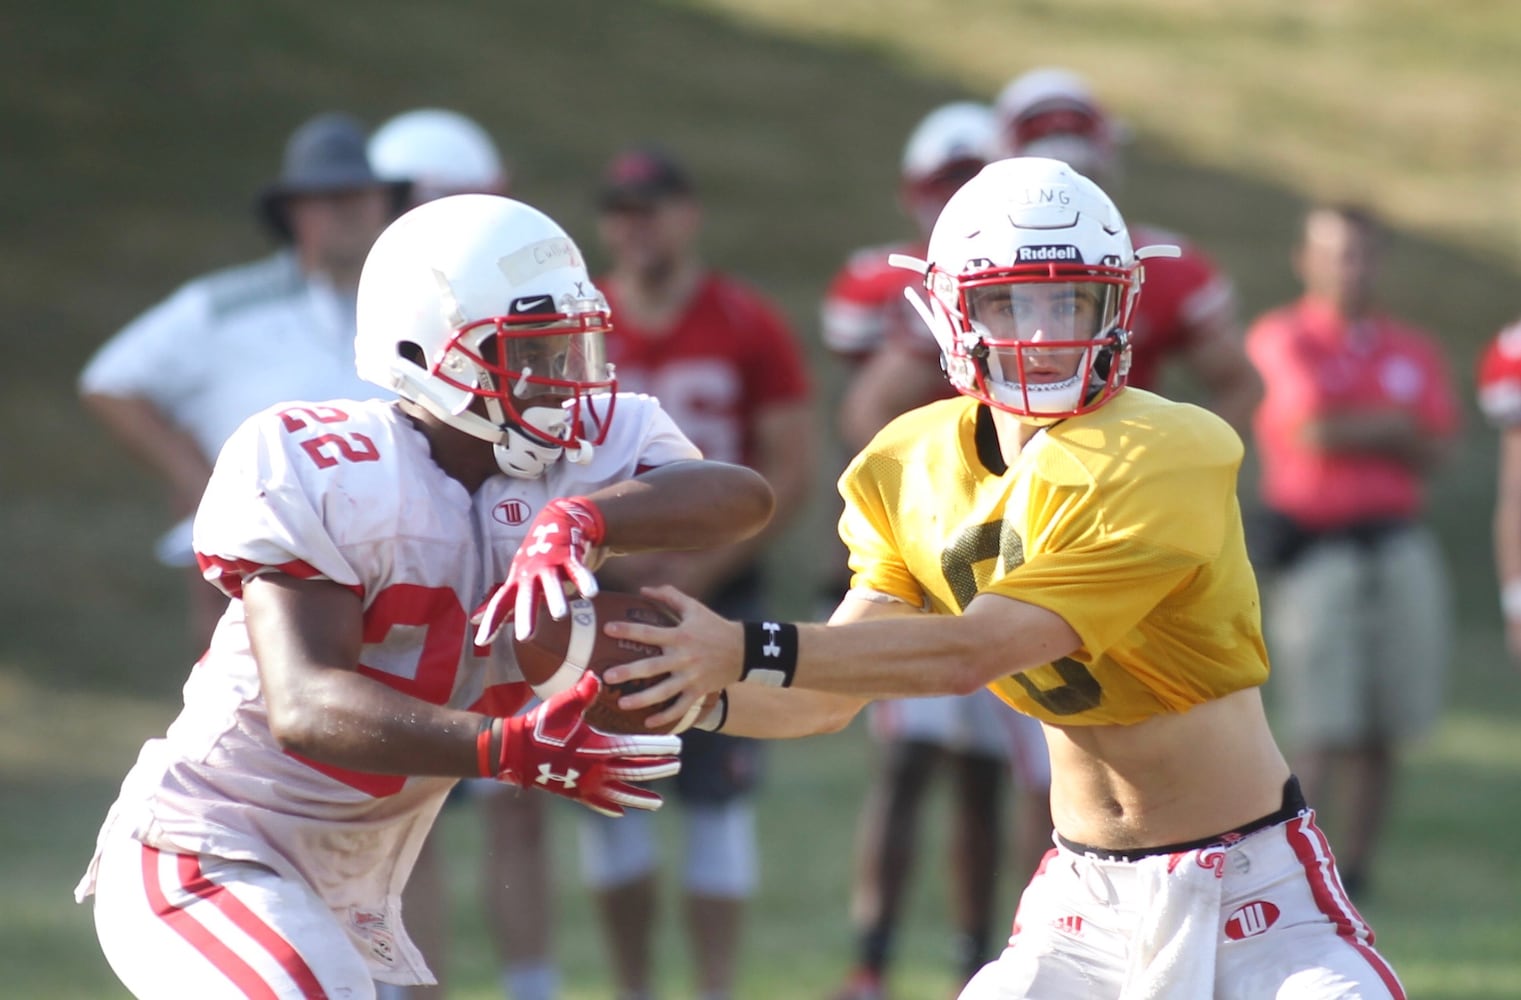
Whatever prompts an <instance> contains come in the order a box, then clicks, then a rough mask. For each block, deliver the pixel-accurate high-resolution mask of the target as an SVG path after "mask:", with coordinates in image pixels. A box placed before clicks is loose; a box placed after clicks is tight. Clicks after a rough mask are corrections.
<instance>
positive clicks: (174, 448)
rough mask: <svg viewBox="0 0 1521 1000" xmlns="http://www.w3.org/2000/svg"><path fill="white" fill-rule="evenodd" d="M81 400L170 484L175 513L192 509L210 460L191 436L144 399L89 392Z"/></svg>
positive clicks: (124, 443) (199, 492)
mask: <svg viewBox="0 0 1521 1000" xmlns="http://www.w3.org/2000/svg"><path fill="white" fill-rule="evenodd" d="M83 401H84V404H85V406H86V407H87V408H88V409H89V410H90V411H91V412H92V413H93V414H94V415H95V416H96V418H97V419H99V421H100V422H101V424H102V425H103V426H104V427H105V428H106V430H107V431H108V432H109V433H110V434H111V436H112V437H113V438H115V439H116V440H117V441H118V442H119V443H120V444H122V445H123V446H124V447H125V448H126V449H127V451H128V452H130V453H131V454H132V456H133V457H134V458H136V459H137V460H138V461H139V462H141V463H142V464H144V465H146V466H148V468H150V469H152V470H153V471H154V472H155V473H157V474H158V475H159V476H160V477H161V478H163V479H164V480H165V481H166V482H167V483H168V484H169V488H170V491H171V493H172V495H173V499H174V508H175V512H176V513H178V514H189V513H191V512H193V511H194V510H195V506H196V503H197V502H199V500H200V497H201V494H202V492H204V491H205V489H206V481H207V480H208V479H210V478H211V463H210V461H209V460H208V459H207V457H206V456H205V455H204V454H202V452H201V448H200V445H199V444H198V443H197V442H196V440H195V439H194V438H192V437H191V436H190V435H189V434H186V433H185V432H184V431H183V430H181V429H180V428H179V427H177V426H176V425H175V424H173V423H172V422H170V421H169V419H168V418H167V417H165V416H164V415H163V414H162V413H161V412H160V411H159V409H158V407H156V406H155V405H154V404H153V403H152V402H150V401H148V400H146V399H141V398H138V397H134V396H107V395H99V394H89V395H86V396H84V397H83Z"/></svg>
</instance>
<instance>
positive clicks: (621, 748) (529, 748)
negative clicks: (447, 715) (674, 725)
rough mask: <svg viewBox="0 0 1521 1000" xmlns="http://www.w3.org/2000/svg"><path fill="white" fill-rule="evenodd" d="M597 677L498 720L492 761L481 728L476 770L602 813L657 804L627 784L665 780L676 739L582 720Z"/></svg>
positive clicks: (675, 765) (677, 766) (677, 763)
mask: <svg viewBox="0 0 1521 1000" xmlns="http://www.w3.org/2000/svg"><path fill="white" fill-rule="evenodd" d="M601 687H602V680H601V678H599V677H598V676H597V675H596V674H594V673H592V672H591V671H590V670H588V671H586V672H585V673H583V674H582V675H581V679H580V680H579V681H578V682H577V683H576V685H575V687H572V688H567V689H566V690H564V691H561V692H560V693H559V694H557V695H555V696H554V697H553V698H550V699H549V700H548V701H546V702H544V703H543V704H541V705H539V706H538V707H536V708H534V709H533V710H532V711H529V712H524V713H523V714H522V715H515V716H513V717H511V718H509V719H503V720H502V744H501V750H500V751H499V752H498V754H497V759H496V760H495V761H493V760H491V755H490V749H489V748H490V741H491V733H492V730H493V729H494V728H495V725H494V724H493V725H492V726H490V727H487V728H486V729H483V730H481V736H480V742H479V747H480V752H481V771H482V774H483V775H484V776H486V777H493V778H497V779H499V780H501V781H505V782H508V783H510V784H513V785H518V786H519V787H522V788H542V789H544V790H545V791H546V792H553V793H554V794H555V795H560V796H564V797H565V798H567V799H574V800H575V801H577V802H579V803H581V804H582V805H584V806H586V807H587V808H589V809H595V810H596V811H597V812H599V813H602V814H603V815H604V816H622V815H623V811H624V810H625V809H651V810H653V809H659V808H660V804H661V801H662V799H661V798H660V796H659V795H657V794H655V793H654V792H652V791H649V790H648V789H645V788H640V787H638V786H637V785H634V784H631V782H635V781H654V780H655V779H656V778H669V777H670V776H672V775H673V774H675V773H676V772H677V771H680V770H681V758H680V757H679V756H678V755H679V754H680V753H681V738H680V737H677V736H656V735H653V734H650V735H642V734H634V733H604V732H603V731H602V730H600V729H596V728H594V727H593V726H592V725H591V724H590V723H589V722H587V721H586V720H585V719H583V718H582V717H581V714H582V713H583V712H584V711H586V708H587V706H589V705H590V704H591V703H592V702H593V701H595V700H596V698H597V692H598V691H599V690H600V689H601Z"/></svg>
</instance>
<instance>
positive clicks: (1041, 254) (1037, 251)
mask: <svg viewBox="0 0 1521 1000" xmlns="http://www.w3.org/2000/svg"><path fill="white" fill-rule="evenodd" d="M1082 259H1083V255H1082V254H1080V253H1078V250H1077V247H1075V246H1072V245H1071V244H1069V243H1059V244H1046V245H1042V246H1033V247H1020V248H1019V260H1020V262H1021V263H1022V262H1024V261H1031V260H1033V261H1043V260H1075V261H1079V262H1081V261H1082Z"/></svg>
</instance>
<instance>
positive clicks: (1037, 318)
mask: <svg viewBox="0 0 1521 1000" xmlns="http://www.w3.org/2000/svg"><path fill="white" fill-rule="evenodd" d="M1122 291H1123V289H1122V288H1120V287H1119V286H1118V285H1116V284H1114V283H1112V282H1105V281H1020V280H1018V279H1013V280H1005V281H999V282H994V283H988V284H979V285H973V286H972V287H970V288H968V289H967V290H966V292H965V293H964V294H965V296H966V298H965V303H966V305H965V308H966V318H967V320H968V322H969V323H970V325H971V327H972V329H973V330H974V331H975V332H976V333H977V334H978V335H979V336H980V337H981V339H982V340H983V342H984V343H985V344H986V345H987V346H989V347H999V346H1004V345H1009V346H1012V345H1014V344H1016V343H1019V344H1039V345H1041V346H1042V347H1043V348H1047V349H1055V348H1061V347H1067V348H1087V347H1090V346H1092V344H1091V343H1090V342H1091V341H1094V340H1099V339H1101V338H1102V337H1103V336H1104V335H1105V334H1107V333H1108V332H1109V331H1110V330H1111V329H1113V328H1114V326H1115V325H1116V324H1117V323H1118V322H1119V319H1120V301H1121V298H1122V294H1121V293H1122Z"/></svg>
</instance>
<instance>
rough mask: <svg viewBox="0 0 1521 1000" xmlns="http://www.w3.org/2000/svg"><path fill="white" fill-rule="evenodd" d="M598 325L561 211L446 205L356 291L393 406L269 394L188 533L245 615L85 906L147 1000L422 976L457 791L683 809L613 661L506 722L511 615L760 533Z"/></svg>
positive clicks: (430, 207) (471, 199)
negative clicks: (411, 921) (607, 348)
mask: <svg viewBox="0 0 1521 1000" xmlns="http://www.w3.org/2000/svg"><path fill="white" fill-rule="evenodd" d="M607 323H608V312H607V304H606V302H605V300H603V298H602V296H601V295H600V294H599V293H598V292H597V291H596V289H595V288H594V287H593V286H592V283H591V281H590V279H589V277H588V275H587V273H586V268H585V265H584V264H583V263H582V258H581V254H580V251H579V250H578V249H577V247H576V245H575V244H574V243H572V242H571V240H570V238H569V237H567V236H566V235H565V233H564V231H563V230H562V229H560V227H559V226H558V225H557V224H555V223H554V222H553V220H551V219H550V218H549V217H548V216H545V215H544V214H543V213H541V212H538V211H537V210H535V209H533V208H530V207H529V206H527V205H524V204H522V203H521V202H516V201H512V200H509V199H506V198H499V197H493V196H490V195H459V196H456V197H453V198H445V199H441V200H439V201H435V202H431V203H429V204H427V205H424V206H421V207H419V208H416V209H414V210H413V211H411V212H409V213H408V214H407V215H405V216H403V217H402V218H401V219H399V220H397V221H396V222H395V223H393V224H392V225H391V226H390V227H389V228H388V229H387V230H386V231H385V232H384V233H382V234H381V236H380V238H379V240H378V241H377V242H376V244H375V246H374V248H373V249H372V250H371V251H370V254H369V257H368V259H367V260H366V263H365V266H364V271H363V275H362V277H361V279H360V285H359V304H358V331H359V332H358V336H357V339H356V344H355V348H356V350H355V353H356V357H357V361H358V368H359V372H360V374H361V375H362V376H363V377H365V378H366V379H370V380H372V381H374V382H376V383H377V384H379V385H381V386H383V387H385V388H387V389H391V390H394V391H395V392H396V393H397V394H398V395H399V396H400V397H401V401H398V402H395V403H391V402H383V401H369V402H364V401H356V400H341V399H340V400H331V401H327V402H320V403H310V402H306V403H303V402H292V403H284V404H277V405H276V406H275V407H272V408H270V409H267V410H264V411H263V412H262V413H260V414H258V415H256V416H254V417H253V418H250V419H249V420H248V421H247V422H245V423H244V424H243V425H242V426H241V427H240V428H239V429H238V430H237V431H235V432H234V434H233V436H232V438H231V439H229V442H228V444H227V446H226V447H225V448H224V449H223V451H222V454H221V457H220V458H219V459H218V462H217V465H216V467H215V469H214V470H213V472H212V476H211V481H210V484H209V485H208V487H207V491H206V496H205V499H204V501H203V502H202V505H201V508H200V511H199V513H198V514H197V519H196V525H195V540H194V544H195V549H196V553H197V558H198V560H199V562H200V564H201V566H202V568H203V570H204V572H205V574H206V576H207V578H208V579H210V580H211V581H213V582H214V583H216V584H217V585H218V586H219V587H221V588H222V589H223V591H224V592H226V593H227V594H228V596H229V598H231V601H230V604H229V605H228V610H227V612H226V614H225V615H224V616H223V617H222V620H221V621H220V622H219V623H218V626H217V630H216V632H215V634H214V636H213V638H212V643H211V646H210V648H209V649H208V651H207V652H206V654H205V655H204V656H203V657H202V658H201V659H200V661H199V662H197V664H196V666H195V670H194V671H193V672H192V674H191V677H190V680H189V681H188V682H187V684H186V685H185V707H184V710H183V711H182V712H181V713H180V715H179V717H178V719H176V721H175V722H174V723H173V724H172V725H171V726H170V728H169V731H168V734H167V736H166V737H165V738H163V739H155V740H150V741H148V743H147V744H145V745H144V747H143V750H142V753H141V754H140V756H139V758H138V761H137V763H136V765H135V766H134V767H133V768H132V770H131V772H130V773H129V774H128V775H127V778H126V780H125V781H124V782H123V784H122V790H121V794H120V796H119V797H118V799H117V801H116V803H115V805H113V806H112V808H111V811H110V814H109V815H108V817H107V819H106V821H105V824H104V826H103V827H102V830H101V834H100V838H99V843H98V846H97V851H96V855H95V858H94V859H93V860H92V862H91V864H90V868H89V871H88V872H87V874H86V875H85V878H84V879H83V880H82V881H81V883H80V885H79V887H78V889H77V890H76V894H77V896H78V897H79V898H80V899H83V898H84V897H85V896H87V895H89V894H90V893H92V892H93V893H94V894H95V896H96V904H95V922H96V928H97V931H98V934H99V938H100V942H101V946H102V948H103V949H104V951H105V953H106V957H107V959H108V960H109V961H110V963H111V966H112V968H113V969H114V970H115V971H116V973H117V975H118V976H119V977H120V978H121V980H122V982H123V983H124V984H125V985H126V986H127V988H128V989H129V990H131V991H132V992H133V994H134V995H136V996H138V997H163V998H179V997H197V998H221V997H254V996H257V997H273V996H283V997H295V996H300V997H306V998H316V997H348V998H358V1000H373V998H374V996H375V987H374V981H375V980H378V981H381V982H385V983H394V984H402V985H408V984H417V983H429V982H431V981H432V977H431V975H430V973H429V970H428V967H427V963H426V961H425V960H424V958H423V956H422V955H421V954H420V953H419V952H418V950H417V948H416V947H415V946H414V945H413V943H412V941H411V940H410V938H409V937H408V936H407V933H406V931H405V930H404V929H403V927H402V924H401V908H400V895H401V892H402V889H403V887H404V886H405V885H406V882H407V878H408V875H409V873H410V870H411V868H412V864H413V860H414V859H415V858H416V856H417V852H418V850H419V849H420V847H421V845H422V842H423V839H424V838H425V837H426V836H427V833H428V830H429V828H430V827H431V826H432V824H433V820H434V817H435V816H436V814H437V812H438V809H439V806H440V805H441V804H442V802H443V800H444V797H445V796H446V795H447V794H448V791H449V789H450V787H451V786H452V785H453V784H454V782H455V781H456V780H458V779H459V778H462V777H473V776H481V777H495V778H498V779H500V780H503V781H508V782H511V783H512V784H515V785H521V786H529V787H538V788H542V789H545V790H547V791H550V792H553V793H555V794H558V795H563V796H565V797H567V798H571V799H575V800H577V801H580V802H582V803H584V804H586V805H588V806H590V807H591V808H593V809H595V810H598V811H601V812H605V813H612V814H621V813H622V812H623V811H624V810H625V809H627V808H636V809H653V808H655V807H657V806H658V805H659V804H660V798H659V796H658V795H656V794H654V793H653V792H650V791H648V790H646V789H643V788H640V787H637V786H635V785H633V784H631V782H634V781H643V780H647V779H651V778H659V777H664V776H667V775H670V774H673V773H675V772H676V770H677V760H676V758H675V756H674V754H675V753H676V750H677V748H678V741H677V739H676V738H675V737H642V736H634V737H629V736H613V735H609V734H605V733H602V732H599V731H597V730H595V729H592V728H591V727H590V726H589V725H587V724H586V723H584V722H583V721H582V719H581V713H582V710H583V709H584V708H585V707H586V706H587V704H588V703H589V702H590V700H591V699H592V698H594V697H595V696H596V692H597V688H598V685H597V681H596V679H595V678H594V677H593V676H592V675H590V674H588V675H587V676H586V677H585V678H584V680H583V682H582V683H581V684H578V685H577V686H576V687H575V688H572V689H570V690H568V691H565V692H562V693H561V694H560V695H557V696H555V697H553V698H551V699H549V700H548V701H546V702H545V703H544V704H543V705H541V706H539V707H538V708H536V709H534V710H533V711H531V712H529V713H527V714H526V715H523V716H519V717H515V718H513V717H511V716H512V714H513V713H514V712H515V711H517V709H518V708H520V707H521V706H522V705H523V703H524V702H525V701H526V700H527V698H528V696H529V690H528V686H527V685H526V684H525V683H523V681H522V677H521V675H520V673H519V672H518V670H517V667H516V664H515V663H514V662H513V660H512V657H511V652H510V649H509V648H508V646H507V644H506V642H505V641H502V642H498V643H495V644H493V643H491V642H490V640H489V638H488V636H489V635H490V634H491V632H493V631H494V628H493V627H492V626H491V624H490V623H492V622H493V621H494V620H495V618H496V616H497V615H498V614H499V609H501V608H503V607H509V608H510V607H515V606H519V605H521V606H524V607H531V606H532V602H533V601H534V600H535V598H537V597H540V596H542V597H544V598H547V599H548V601H549V603H550V606H551V607H552V608H554V607H556V606H557V605H558V608H559V609H560V611H561V612H562V613H563V609H564V603H563V602H564V593H563V590H562V584H561V581H562V580H565V581H570V580H574V581H575V585H576V587H578V588H579V589H580V590H582V591H583V592H594V591H595V590H596V586H595V581H594V580H593V579H592V577H591V573H590V571H589V569H588V566H589V565H590V566H595V565H596V562H597V560H598V558H599V557H600V556H601V555H602V554H605V553H609V552H622V551H641V550H645V549H649V548H658V547H685V546H690V545H709V544H721V543H727V542H731V541H734V540H736V539H737V538H740V537H744V536H746V535H748V534H752V533H754V532H755V531H758V530H759V529H760V528H761V527H762V526H763V525H764V523H765V521H766V518H767V517H768V516H769V513H770V507H771V493H770V489H769V487H767V486H766V484H765V483H764V481H763V480H761V479H760V477H759V476H757V475H755V474H754V473H753V472H750V471H749V470H746V469H742V468H739V467H737V466H728V465H722V464H719V463H711V462H703V461H700V460H697V459H696V458H695V457H694V456H695V455H696V450H695V449H694V448H693V447H692V445H691V443H690V442H689V441H688V440H687V439H686V438H685V437H683V436H682V435H681V434H680V432H679V431H677V430H676V427H675V425H674V424H672V423H671V421H670V419H669V418H668V417H666V416H665V415H664V413H663V411H661V410H660V408H659V406H658V404H656V403H655V402H654V401H653V400H651V399H649V398H648V397H642V396H635V395H628V394H625V395H622V396H617V395H615V393H616V382H615V381H614V379H613V377H612V372H611V371H610V370H609V369H608V367H607V365H606V363H605V361H604V360H603V354H602V335H603V333H604V331H605V330H606V328H607ZM615 404H616V405H615ZM614 416H616V420H614V419H613V417H614ZM503 581H505V582H503ZM488 595H489V596H490V598H491V599H490V600H489V601H487V602H486V603H485V604H482V605H481V612H480V614H481V615H482V616H483V617H484V619H485V621H486V622H487V623H488V627H487V631H486V633H483V634H480V635H474V634H473V632H472V630H471V628H470V619H471V612H470V609H472V608H474V607H476V606H477V605H478V604H479V603H480V602H481V601H482V599H483V598H487V597H488Z"/></svg>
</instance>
